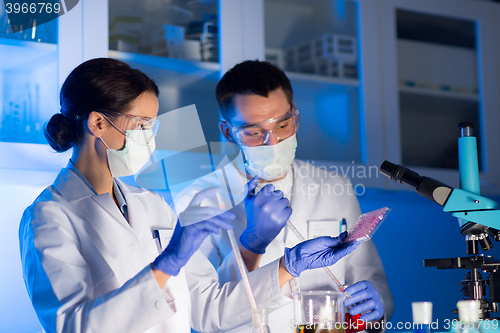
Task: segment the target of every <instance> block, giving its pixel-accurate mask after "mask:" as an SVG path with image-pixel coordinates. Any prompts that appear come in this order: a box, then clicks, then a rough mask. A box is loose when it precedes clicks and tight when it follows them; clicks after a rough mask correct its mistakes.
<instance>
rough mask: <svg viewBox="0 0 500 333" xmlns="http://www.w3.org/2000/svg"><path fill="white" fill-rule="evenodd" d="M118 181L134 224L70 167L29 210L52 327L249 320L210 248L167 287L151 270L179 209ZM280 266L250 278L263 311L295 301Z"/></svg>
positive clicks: (215, 325)
mask: <svg viewBox="0 0 500 333" xmlns="http://www.w3.org/2000/svg"><path fill="white" fill-rule="evenodd" d="M117 181H118V184H119V186H120V188H121V190H122V192H123V195H124V197H125V199H126V202H127V208H128V215H129V222H130V224H129V223H127V220H126V219H125V218H124V217H123V215H122V214H121V212H120V211H119V209H118V207H117V206H116V204H115V203H114V201H113V199H112V197H111V196H110V194H109V193H107V194H103V195H96V194H94V193H93V192H92V191H91V189H90V188H89V187H88V186H87V185H86V184H85V183H84V182H83V181H82V180H81V179H80V178H79V177H78V176H77V175H76V174H75V173H74V172H73V171H71V170H70V169H67V168H65V169H62V171H61V172H60V174H59V175H58V177H57V179H56V181H55V182H54V184H53V185H52V186H49V187H48V188H47V189H46V190H44V191H43V192H42V193H41V195H40V196H39V197H38V198H37V199H36V200H35V202H34V203H33V204H32V205H31V206H30V207H28V208H27V209H26V210H25V212H24V215H23V218H22V221H21V225H20V230H19V238H20V247H21V259H22V266H23V275H24V280H25V284H26V287H27V289H28V293H29V296H30V298H31V301H32V303H33V306H34V308H35V311H36V313H37V315H38V318H39V320H40V322H41V323H42V325H43V327H44V329H45V330H46V331H47V332H72V333H79V332H106V333H113V332H117V333H123V332H127V333H133V332H148V333H159V332H163V333H166V332H175V333H188V332H190V326H191V325H192V326H193V328H194V329H196V330H200V331H207V332H209V331H217V330H218V329H219V328H221V329H223V330H225V329H227V328H228V327H234V326H238V325H241V324H243V323H246V322H249V321H250V320H251V312H250V306H249V302H248V300H247V298H246V294H245V292H244V289H243V285H242V283H238V282H231V283H227V284H225V285H224V286H221V285H219V281H218V277H217V273H216V272H215V270H214V268H213V266H212V265H211V264H210V262H209V261H208V260H207V259H206V257H205V256H204V255H203V254H202V253H201V252H200V251H197V252H196V253H195V254H194V255H193V257H192V258H191V259H190V260H189V262H188V263H187V265H186V266H185V267H184V268H183V269H182V270H181V272H180V273H179V275H178V276H176V277H171V278H170V279H169V280H168V281H167V283H166V285H165V287H164V288H162V289H160V288H159V287H158V284H157V282H156V280H155V278H154V276H153V274H152V270H151V268H150V263H151V262H152V261H153V260H154V259H155V257H156V256H157V255H158V253H159V249H158V247H157V241H156V240H155V239H154V238H153V236H152V230H155V229H156V230H158V229H165V228H171V227H172V223H173V222H175V221H176V217H175V214H174V213H173V211H172V209H170V207H169V206H168V205H167V204H166V203H165V201H164V200H163V198H162V197H160V196H159V195H158V194H156V193H155V192H149V191H147V190H144V189H141V188H137V187H133V186H129V185H126V184H124V183H122V182H120V181H119V180H117ZM163 246H164V247H165V246H166V244H163ZM278 264H279V263H278V261H275V262H273V263H272V264H270V265H268V266H266V267H264V268H263V269H262V270H260V272H257V273H256V274H254V272H252V273H251V274H249V279H250V281H251V283H252V285H253V286H254V292H255V297H256V300H257V302H258V303H259V305H260V306H262V307H269V308H271V309H273V308H275V307H280V306H282V305H283V304H287V303H291V300H290V298H289V295H287V293H288V294H289V292H290V291H291V290H295V289H296V288H297V287H294V286H292V285H288V286H287V287H284V288H282V289H281V290H280V289H279V284H278ZM287 288H288V289H287ZM294 288H295V289H294ZM289 289H290V290H289ZM282 293H283V294H282ZM190 296H191V297H190ZM287 296H288V297H287ZM190 324H191V325H190Z"/></svg>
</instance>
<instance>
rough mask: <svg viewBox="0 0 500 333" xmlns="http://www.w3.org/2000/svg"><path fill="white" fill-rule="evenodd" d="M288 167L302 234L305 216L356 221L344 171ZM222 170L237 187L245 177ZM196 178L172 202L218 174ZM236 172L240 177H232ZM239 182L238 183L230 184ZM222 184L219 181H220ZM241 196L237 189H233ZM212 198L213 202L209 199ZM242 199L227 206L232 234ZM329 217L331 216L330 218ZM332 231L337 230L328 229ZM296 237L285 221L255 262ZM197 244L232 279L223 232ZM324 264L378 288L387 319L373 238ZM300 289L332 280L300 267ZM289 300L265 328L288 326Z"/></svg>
mask: <svg viewBox="0 0 500 333" xmlns="http://www.w3.org/2000/svg"><path fill="white" fill-rule="evenodd" d="M291 172H292V173H293V192H292V197H291V204H290V207H291V208H292V210H293V212H292V215H291V217H290V221H291V222H292V223H293V224H294V226H295V227H296V228H297V229H298V230H299V232H300V233H301V234H302V235H303V236H304V237H305V238H307V237H308V236H307V235H308V221H340V220H342V218H345V219H346V220H347V230H349V229H350V227H351V226H352V225H353V224H354V223H355V222H356V220H357V218H358V216H359V215H360V214H361V210H360V207H359V203H358V200H357V198H356V196H355V194H354V191H353V188H352V184H351V183H350V181H349V178H348V177H345V176H342V175H337V174H333V173H331V172H329V170H326V169H325V168H323V169H322V168H318V167H316V166H313V165H312V164H310V163H307V162H304V161H300V160H297V159H296V160H294V162H293V164H292V169H291ZM226 175H229V176H230V177H232V179H230V180H229V183H232V185H231V188H241V184H242V182H246V181H247V180H246V178H245V177H243V176H242V175H241V173H239V172H238V171H237V170H236V168H235V167H234V165H231V164H230V165H228V166H227V167H226ZM216 176H217V178H219V179H217V178H215V177H214V176H213V175H210V176H207V177H204V178H202V179H200V180H199V181H198V182H197V183H196V184H195V185H194V186H192V187H191V188H188V189H186V190H184V191H183V192H182V193H180V194H179V196H178V197H177V198H176V207H183V206H185V205H186V202H188V200H189V198H191V197H192V196H193V194H194V193H196V192H197V191H199V190H200V189H201V188H207V187H209V186H210V183H216V182H219V181H221V183H222V184H224V182H223V181H222V174H221V173H216ZM238 177H240V178H241V179H236V178H238ZM234 184H239V185H238V186H233V185H234ZM223 190H224V187H223ZM239 197H240V198H241V195H239ZM212 204H213V203H212ZM244 207H245V206H244V203H243V202H242V203H240V204H238V205H237V206H236V207H234V208H232V209H231V210H232V211H233V212H234V213H235V214H236V215H237V217H236V220H235V221H234V223H233V224H234V232H235V235H236V236H237V237H239V236H240V235H241V233H242V232H243V230H244V229H245V227H246V216H245V208H244ZM331 223H333V222H331ZM328 235H330V236H337V235H338V229H337V234H328ZM298 242H299V239H298V238H297V237H296V236H295V234H294V233H293V232H292V231H291V230H290V229H289V228H288V227H285V228H283V230H282V231H281V232H280V234H279V235H278V236H277V237H276V238H275V239H274V240H273V241H272V242H271V244H269V246H268V247H267V248H266V253H265V254H264V255H263V257H262V261H261V265H265V264H267V263H269V262H272V261H273V260H276V259H277V258H280V257H281V256H283V253H284V248H285V247H293V246H294V245H296V244H297V243H298ZM201 250H202V251H203V253H205V255H206V256H207V257H208V259H209V260H210V261H211V262H212V264H213V265H214V266H215V267H216V268H217V269H218V272H219V276H220V281H221V282H222V281H226V280H231V279H235V278H237V277H235V275H236V274H237V271H236V270H235V269H234V267H233V266H232V265H229V264H228V260H227V259H226V260H225V259H224V258H225V257H226V256H227V255H228V254H230V251H231V246H230V244H229V239H228V237H227V235H224V234H221V235H211V236H210V237H209V238H207V239H206V240H205V242H204V243H203V244H202V247H201ZM330 269H331V270H332V272H333V273H334V274H335V276H336V277H337V278H338V279H339V280H340V282H341V283H349V284H353V283H355V282H358V281H361V280H368V281H370V282H371V283H372V284H373V285H374V286H375V288H376V289H377V291H378V292H379V294H380V298H381V300H382V303H383V304H384V308H385V319H386V320H388V319H389V318H390V317H391V315H392V312H393V310H394V303H393V299H392V294H391V292H390V290H389V286H388V284H387V278H386V275H385V271H384V268H383V265H382V261H381V260H380V257H379V255H378V252H377V249H376V247H375V244H374V243H373V242H372V241H371V240H370V241H367V242H364V243H362V244H360V245H359V246H358V248H357V249H356V250H355V251H354V252H352V253H351V254H350V255H348V256H346V257H345V258H343V259H341V260H340V261H338V262H337V263H336V264H335V265H333V266H331V267H330ZM298 280H299V285H300V289H301V290H336V288H335V284H334V283H333V282H332V280H331V279H330V277H329V276H328V275H327V273H325V271H324V270H323V269H315V270H309V271H305V272H303V273H302V274H301V275H300V277H299V279H298ZM293 316H294V315H293V304H289V305H287V306H284V307H282V308H280V309H278V310H276V311H274V312H272V313H270V315H269V327H270V329H271V332H280V333H281V332H282V333H285V332H292V331H293V330H292V327H293ZM250 327H251V325H249V324H247V325H244V326H241V327H239V328H237V329H234V330H228V332H249V330H250Z"/></svg>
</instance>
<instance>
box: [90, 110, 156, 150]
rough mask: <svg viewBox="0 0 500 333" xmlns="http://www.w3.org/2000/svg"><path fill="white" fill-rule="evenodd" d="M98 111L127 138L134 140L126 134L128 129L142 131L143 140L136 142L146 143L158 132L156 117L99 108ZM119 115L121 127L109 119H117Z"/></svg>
mask: <svg viewBox="0 0 500 333" xmlns="http://www.w3.org/2000/svg"><path fill="white" fill-rule="evenodd" d="M98 112H99V113H100V114H102V116H103V117H104V118H105V119H106V120H107V121H109V123H110V124H111V125H113V127H114V128H116V129H117V130H118V131H119V132H120V133H122V134H123V135H125V136H126V137H127V139H128V138H130V139H131V140H134V138H133V137H129V135H127V131H128V130H139V131H144V135H145V137H144V138H143V139H144V141H142V140H141V142H138V143H141V144H148V143H149V142H150V141H151V140H152V139H154V138H155V137H156V134H158V130H159V129H160V121H159V120H158V119H156V118H148V117H138V116H134V115H128V114H125V113H120V112H115V111H109V110H99V111H98ZM119 117H123V118H122V121H121V123H123V126H121V127H122V128H123V129H122V128H120V127H119V126H118V125H116V124H115V123H114V122H113V121H111V119H110V118H113V119H118V118H119ZM134 141H136V140H134Z"/></svg>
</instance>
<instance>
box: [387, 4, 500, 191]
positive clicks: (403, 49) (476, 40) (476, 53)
mask: <svg viewBox="0 0 500 333" xmlns="http://www.w3.org/2000/svg"><path fill="white" fill-rule="evenodd" d="M378 5H379V12H380V34H381V44H380V45H381V46H380V53H381V54H382V57H381V63H380V66H381V72H382V73H383V74H382V101H381V102H382V105H383V111H384V120H385V123H384V128H385V135H384V138H385V145H386V154H385V157H386V159H388V160H389V161H391V162H393V163H397V164H403V165H405V166H408V167H410V168H412V169H414V170H415V171H417V172H419V173H420V174H422V175H426V176H431V177H433V178H436V179H439V180H441V181H442V182H444V183H447V184H449V185H452V186H458V143H457V138H458V137H459V136H460V131H459V129H458V123H459V122H461V121H472V122H474V123H475V125H476V127H475V133H474V134H475V136H476V137H477V140H478V157H479V165H480V178H481V188H482V190H483V191H484V192H496V191H498V185H499V184H498V183H497V181H498V176H497V175H498V169H499V162H500V160H499V158H498V154H497V153H496V150H497V149H496V147H498V142H499V136H498V134H497V133H498V130H497V126H498V124H499V123H500V122H499V114H498V111H499V110H498V98H497V88H498V84H497V81H496V73H497V68H496V66H497V65H496V58H497V56H496V55H497V53H496V52H497V50H496V48H495V45H496V41H495V16H494V15H495V8H496V6H497V5H496V4H493V3H487V2H482V1H462V0H456V1H455V0H454V1H448V0H443V1H438V2H436V1H432V0H422V1H407V0H387V1H379V2H378ZM388 184H389V187H391V188H393V187H394V188H396V187H395V186H398V185H396V184H395V183H393V182H392V181H390V182H388Z"/></svg>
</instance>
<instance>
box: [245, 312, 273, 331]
mask: <svg viewBox="0 0 500 333" xmlns="http://www.w3.org/2000/svg"><path fill="white" fill-rule="evenodd" d="M268 314H269V310H268V309H261V308H259V309H252V330H251V331H250V333H271V330H270V329H269V326H268V320H267V316H268Z"/></svg>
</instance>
